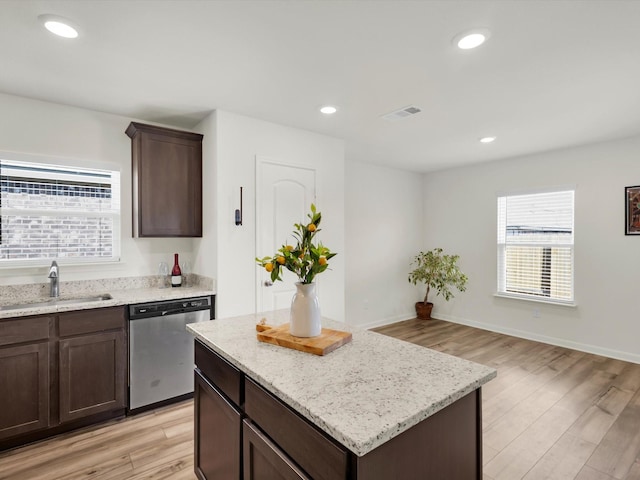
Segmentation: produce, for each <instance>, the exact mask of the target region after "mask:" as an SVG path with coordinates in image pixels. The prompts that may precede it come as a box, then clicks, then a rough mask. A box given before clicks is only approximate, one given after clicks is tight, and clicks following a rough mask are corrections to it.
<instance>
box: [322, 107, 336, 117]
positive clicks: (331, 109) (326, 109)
mask: <svg viewBox="0 0 640 480" xmlns="http://www.w3.org/2000/svg"><path fill="white" fill-rule="evenodd" d="M320 111H321V112H322V113H324V114H325V115H332V114H334V113H336V112H337V111H338V109H337V108H336V107H334V106H332V105H325V106H324V107H322V108H320Z"/></svg>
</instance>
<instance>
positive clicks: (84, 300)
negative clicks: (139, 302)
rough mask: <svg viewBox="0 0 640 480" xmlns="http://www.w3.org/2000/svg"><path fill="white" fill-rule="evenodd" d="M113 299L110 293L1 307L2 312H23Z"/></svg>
mask: <svg viewBox="0 0 640 480" xmlns="http://www.w3.org/2000/svg"><path fill="white" fill-rule="evenodd" d="M112 298H113V297H112V296H111V295H109V294H108V293H106V294H104V295H93V296H90V297H77V298H51V299H49V300H45V301H43V302H26V303H15V304H13V305H4V306H0V311H5V310H22V309H24V308H38V307H55V306H58V305H74V304H84V303H94V302H103V301H105V300H111V299H112Z"/></svg>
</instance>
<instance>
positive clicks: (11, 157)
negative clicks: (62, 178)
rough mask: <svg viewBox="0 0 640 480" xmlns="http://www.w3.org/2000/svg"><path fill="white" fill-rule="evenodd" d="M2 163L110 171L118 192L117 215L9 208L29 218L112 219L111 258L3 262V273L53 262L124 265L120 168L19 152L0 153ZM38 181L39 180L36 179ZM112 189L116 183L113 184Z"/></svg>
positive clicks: (41, 259)
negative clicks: (73, 217)
mask: <svg viewBox="0 0 640 480" xmlns="http://www.w3.org/2000/svg"><path fill="white" fill-rule="evenodd" d="M0 160H4V161H7V162H21V163H30V164H34V165H35V166H45V167H52V168H53V167H60V168H62V169H69V168H71V169H76V168H77V169H80V170H98V171H109V172H111V173H112V174H114V173H115V174H116V175H117V177H118V179H117V188H116V189H114V190H113V191H112V195H114V196H115V197H114V198H115V200H116V204H117V211H115V210H112V211H95V212H94V211H89V210H68V211H63V210H55V209H50V210H47V209H28V208H25V209H21V208H15V207H11V208H10V209H9V208H7V209H6V210H7V212H6V213H7V214H8V212H11V214H12V215H15V214H16V213H17V214H20V213H24V214H26V215H35V216H37V215H45V216H51V217H66V216H78V217H85V218H89V217H109V218H111V219H112V225H113V232H112V235H113V238H112V252H111V256H109V257H95V256H94V257H66V256H62V257H55V258H54V257H49V258H35V259H23V258H22V259H0V270H7V269H23V268H29V267H42V266H49V265H50V264H51V261H52V260H55V261H56V262H57V263H58V264H60V265H72V266H80V265H87V266H88V265H104V264H110V263H120V261H121V248H122V235H121V229H122V226H121V224H122V171H121V168H120V166H119V165H117V164H115V163H110V162H99V161H89V160H87V161H85V160H79V159H75V158H65V157H61V156H60V157H50V156H44V155H31V154H23V153H16V152H2V151H0ZM36 178H37V176H36ZM112 186H113V183H112ZM4 208H5V207H2V206H1V205H0V220H1V218H2V215H3V214H4V212H3V210H4Z"/></svg>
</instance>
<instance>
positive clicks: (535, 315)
mask: <svg viewBox="0 0 640 480" xmlns="http://www.w3.org/2000/svg"><path fill="white" fill-rule="evenodd" d="M533 318H540V309H539V308H534V309H533Z"/></svg>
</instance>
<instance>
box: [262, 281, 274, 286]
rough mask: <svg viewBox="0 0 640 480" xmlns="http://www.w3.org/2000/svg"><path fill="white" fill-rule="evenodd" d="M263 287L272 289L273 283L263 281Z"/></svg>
mask: <svg viewBox="0 0 640 480" xmlns="http://www.w3.org/2000/svg"><path fill="white" fill-rule="evenodd" d="M264 286H265V287H272V286H273V282H272V281H271V280H265V281H264Z"/></svg>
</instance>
